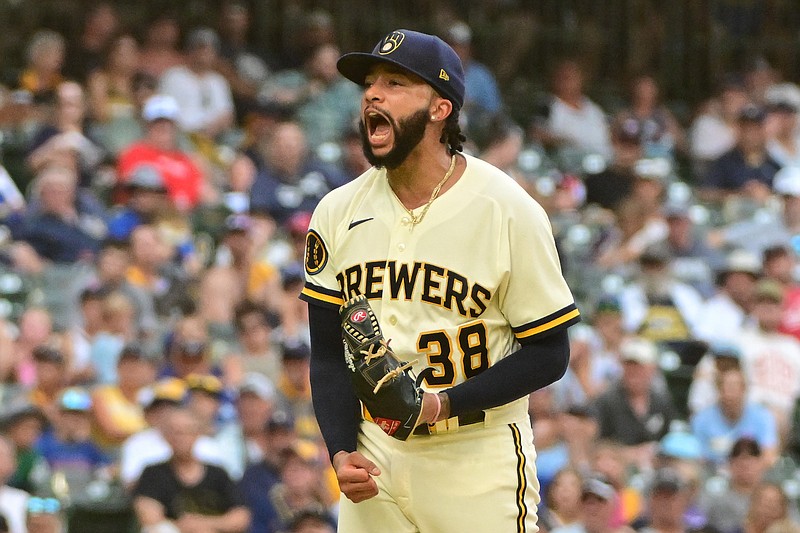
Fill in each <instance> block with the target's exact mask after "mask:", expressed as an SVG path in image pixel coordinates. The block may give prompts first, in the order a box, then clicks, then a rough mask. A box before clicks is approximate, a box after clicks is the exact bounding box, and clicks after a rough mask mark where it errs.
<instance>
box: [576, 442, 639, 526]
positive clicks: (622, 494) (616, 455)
mask: <svg viewBox="0 0 800 533" xmlns="http://www.w3.org/2000/svg"><path fill="white" fill-rule="evenodd" d="M648 466H649V465H648ZM590 470H591V471H593V472H596V473H598V474H600V475H602V476H604V477H605V479H607V480H608V483H609V484H610V485H611V486H612V487H614V490H615V491H616V493H617V497H616V498H615V507H614V514H613V517H612V519H611V524H612V525H613V526H622V525H627V524H630V523H631V522H633V521H634V520H635V519H636V518H637V517H639V516H640V515H641V514H642V512H643V509H644V505H645V504H644V499H643V494H642V486H641V484H636V485H634V484H633V483H632V481H633V480H634V479H635V477H634V476H632V475H630V472H631V469H630V464H629V461H628V460H627V459H626V453H625V447H624V446H622V445H621V444H619V443H617V442H614V441H611V440H607V439H602V440H599V441H597V442H596V443H595V446H594V450H593V454H592V459H591V463H590Z"/></svg>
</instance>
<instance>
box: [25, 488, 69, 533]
mask: <svg viewBox="0 0 800 533" xmlns="http://www.w3.org/2000/svg"><path fill="white" fill-rule="evenodd" d="M65 520H66V519H65V518H64V516H63V511H62V508H61V502H60V501H58V500H57V499H55V498H50V497H48V498H40V497H38V496H34V497H32V498H28V505H27V507H26V515H25V526H26V527H27V529H28V533H62V532H63V531H64V528H65V527H66V523H65Z"/></svg>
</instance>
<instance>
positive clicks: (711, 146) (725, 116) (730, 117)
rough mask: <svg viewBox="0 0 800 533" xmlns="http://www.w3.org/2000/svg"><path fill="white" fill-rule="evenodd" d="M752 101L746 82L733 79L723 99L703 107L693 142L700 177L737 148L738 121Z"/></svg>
mask: <svg viewBox="0 0 800 533" xmlns="http://www.w3.org/2000/svg"><path fill="white" fill-rule="evenodd" d="M748 101H749V97H748V95H747V89H746V88H745V86H744V82H743V81H742V80H740V79H738V78H736V77H733V76H729V77H728V78H727V79H726V80H725V81H724V83H723V84H722V87H721V88H720V91H719V95H718V96H717V97H715V98H712V99H711V100H709V101H708V102H706V103H705V104H704V105H703V106H702V107H701V110H700V112H699V114H698V116H697V118H695V119H694V121H693V122H692V126H691V130H690V138H689V142H690V150H691V153H692V156H693V158H694V160H695V171H696V174H697V175H699V176H704V175H705V174H706V172H707V170H708V166H709V165H710V164H711V162H712V161H714V160H715V159H717V158H719V157H721V156H722V154H724V153H725V152H727V151H728V150H731V149H732V148H733V147H734V146H735V145H736V135H737V134H736V132H737V122H738V117H739V115H740V113H741V111H742V108H744V107H745V105H747V103H748Z"/></svg>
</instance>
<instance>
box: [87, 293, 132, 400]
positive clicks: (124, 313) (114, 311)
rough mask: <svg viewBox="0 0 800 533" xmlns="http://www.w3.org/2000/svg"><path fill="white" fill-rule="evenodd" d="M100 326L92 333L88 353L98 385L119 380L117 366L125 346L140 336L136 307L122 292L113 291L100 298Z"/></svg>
mask: <svg viewBox="0 0 800 533" xmlns="http://www.w3.org/2000/svg"><path fill="white" fill-rule="evenodd" d="M101 313H102V318H103V326H102V328H101V330H100V331H99V332H98V333H97V335H96V336H95V338H94V340H93V342H92V346H91V351H90V356H91V360H92V366H93V367H94V369H95V372H96V381H97V383H99V384H101V385H110V384H116V383H117V382H118V375H117V365H118V361H119V357H120V354H121V353H122V350H123V348H124V346H125V345H126V344H128V343H130V342H134V341H137V340H138V339H139V334H138V331H137V330H136V308H135V307H134V306H133V304H132V303H131V301H130V300H129V299H128V297H127V296H125V295H124V294H123V293H121V292H112V293H109V294H108V295H106V296H105V298H103V303H102V310H101Z"/></svg>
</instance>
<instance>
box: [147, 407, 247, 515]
mask: <svg viewBox="0 0 800 533" xmlns="http://www.w3.org/2000/svg"><path fill="white" fill-rule="evenodd" d="M167 428H168V430H167V431H166V433H165V436H166V438H167V441H168V443H169V446H170V448H171V449H172V457H171V458H170V460H169V461H167V462H164V463H159V464H156V465H151V466H148V467H147V468H145V470H144V472H142V475H141V477H140V478H139V481H138V482H137V484H136V487H135V488H134V490H133V495H134V509H135V510H136V516H137V518H138V519H139V522H140V523H141V524H142V526H143V527H146V528H149V527H152V526H158V525H160V524H164V523H165V522H166V523H172V524H173V525H174V526H176V527H178V528H180V529H183V530H189V529H191V530H194V531H202V530H203V529H207V530H208V529H211V530H217V531H220V530H221V531H243V530H245V529H247V528H248V527H249V525H250V512H249V511H248V510H247V508H246V507H245V506H244V502H243V500H242V497H241V495H240V493H239V491H238V489H237V488H236V485H234V484H233V482H232V481H231V480H230V478H229V477H228V475H227V474H226V473H225V471H224V470H222V469H221V468H219V467H216V466H213V465H210V464H206V463H203V462H201V461H199V460H197V459H196V458H195V455H194V453H193V449H194V445H195V443H196V442H197V439H198V438H199V436H200V427H199V424H198V423H197V420H195V418H194V417H193V416H192V415H191V414H190V413H189V412H188V411H184V410H175V411H174V412H172V413H171V414H170V416H169V419H168V421H167ZM162 527H163V526H162Z"/></svg>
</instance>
